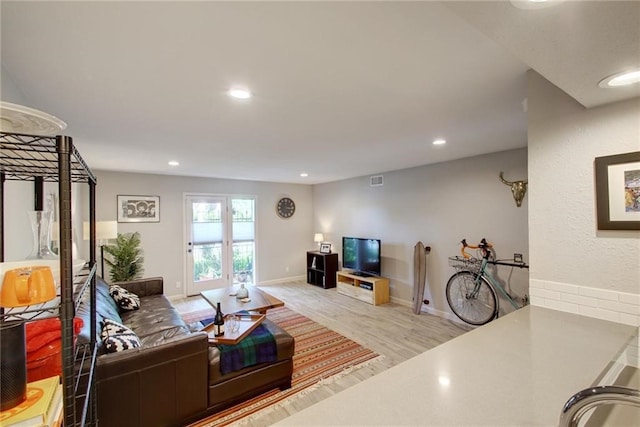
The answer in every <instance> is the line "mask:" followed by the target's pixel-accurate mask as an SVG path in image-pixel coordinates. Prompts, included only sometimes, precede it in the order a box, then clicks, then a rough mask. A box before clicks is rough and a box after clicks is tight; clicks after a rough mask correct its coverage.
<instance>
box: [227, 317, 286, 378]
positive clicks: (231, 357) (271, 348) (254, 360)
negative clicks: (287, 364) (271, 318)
mask: <svg viewBox="0 0 640 427" xmlns="http://www.w3.org/2000/svg"><path fill="white" fill-rule="evenodd" d="M218 348H219V349H220V372H221V373H222V375H226V374H228V373H229V372H234V371H239V370H241V369H243V368H246V367H249V366H253V365H258V364H260V363H266V362H275V361H276V360H278V349H277V347H276V340H275V338H274V337H273V335H271V332H269V330H268V329H267V327H266V326H264V325H258V327H257V328H255V329H254V330H253V331H251V333H250V334H249V335H247V336H246V337H245V338H244V339H243V340H242V341H240V342H239V343H238V344H236V345H226V344H218Z"/></svg>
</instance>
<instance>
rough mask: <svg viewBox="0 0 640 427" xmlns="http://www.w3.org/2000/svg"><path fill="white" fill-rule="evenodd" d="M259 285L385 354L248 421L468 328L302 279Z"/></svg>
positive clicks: (317, 396)
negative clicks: (381, 357) (356, 298)
mask: <svg viewBox="0 0 640 427" xmlns="http://www.w3.org/2000/svg"><path fill="white" fill-rule="evenodd" d="M261 287H262V288H263V289H264V290H265V291H266V292H267V293H270V294H271V295H273V296H275V297H277V298H279V299H281V300H282V301H284V302H285V305H286V306H287V307H289V308H291V309H292V310H295V311H297V312H298V313H300V314H303V315H305V316H307V317H309V318H310V319H312V320H314V321H316V322H318V323H320V324H322V325H324V326H326V327H328V328H329V329H332V330H334V331H336V332H339V333H341V334H342V335H344V336H346V337H348V338H350V339H352V340H354V341H356V342H358V343H360V344H362V345H363V346H365V347H367V348H370V349H371V350H373V351H375V352H376V353H378V354H380V355H382V356H384V359H383V360H381V361H377V362H375V363H372V364H370V365H368V366H365V367H363V368H361V369H357V370H354V371H352V372H351V373H349V374H347V375H345V376H343V377H341V378H340V379H338V380H336V381H332V382H328V383H327V384H324V385H322V386H320V387H318V388H316V389H315V390H313V391H312V392H310V393H308V394H305V395H304V396H301V397H299V398H297V399H295V400H293V401H290V402H287V403H286V404H284V405H283V406H282V407H280V408H275V409H274V410H272V411H269V412H268V413H266V414H264V415H261V416H253V417H252V418H251V419H250V420H249V422H248V424H246V425H250V426H267V425H271V424H273V423H275V422H277V421H279V420H281V419H283V418H286V417H288V416H289V415H291V414H293V413H295V412H298V411H300V410H302V409H304V408H306V407H308V406H310V405H313V404H314V403H317V402H319V401H321V400H323V399H326V398H327V397H329V396H331V395H333V394H335V393H338V392H339V391H341V390H344V389H346V388H348V387H350V386H352V385H354V384H357V383H359V382H361V381H364V380H366V379H367V378H369V377H371V376H374V375H376V374H378V373H380V372H382V371H384V370H386V369H389V368H390V367H392V366H395V365H397V364H399V363H401V362H403V361H405V360H408V359H410V358H412V357H414V356H416V355H418V354H420V353H423V352H425V351H427V350H429V349H431V348H433V347H435V346H437V345H439V344H442V343H444V342H446V341H449V340H450V339H452V338H455V337H457V336H459V335H462V334H463V333H465V332H467V331H468V330H470V328H469V327H467V326H465V325H461V324H458V323H454V322H451V321H449V320H446V319H443V318H440V317H438V316H434V315H430V314H425V313H422V314H420V315H415V314H413V310H412V309H411V308H410V307H405V306H403V305H399V304H395V303H389V304H384V305H380V306H372V305H369V304H366V303H364V302H362V301H358V300H355V299H353V298H349V297H347V296H344V295H340V294H338V293H337V291H336V289H322V288H319V287H315V286H312V285H309V284H307V283H305V282H304V281H291V282H286V283H280V284H273V285H265V286H261ZM173 303H174V305H175V306H176V307H177V309H178V310H179V311H180V312H181V313H186V312H190V311H196V310H199V309H202V308H206V307H209V305H208V303H207V302H206V301H204V299H202V298H201V297H190V298H185V299H180V300H174V301H173Z"/></svg>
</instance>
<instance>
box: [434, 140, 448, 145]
mask: <svg viewBox="0 0 640 427" xmlns="http://www.w3.org/2000/svg"><path fill="white" fill-rule="evenodd" d="M446 143H447V141H446V140H444V139H436V140H435V141H433V145H443V144H446Z"/></svg>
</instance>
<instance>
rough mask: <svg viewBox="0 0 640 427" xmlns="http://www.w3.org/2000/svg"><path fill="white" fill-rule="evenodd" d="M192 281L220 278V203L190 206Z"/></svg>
mask: <svg viewBox="0 0 640 427" xmlns="http://www.w3.org/2000/svg"><path fill="white" fill-rule="evenodd" d="M192 211H193V218H192V224H193V225H192V230H193V237H192V238H193V279H194V281H196V282H198V281H202V280H211V279H219V278H221V277H222V240H223V239H222V237H223V236H222V234H223V228H222V207H221V203H219V202H218V203H200V202H194V203H193V204H192Z"/></svg>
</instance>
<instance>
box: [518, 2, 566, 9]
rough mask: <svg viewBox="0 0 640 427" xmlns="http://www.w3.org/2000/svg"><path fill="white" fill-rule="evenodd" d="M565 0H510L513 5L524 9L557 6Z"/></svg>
mask: <svg viewBox="0 0 640 427" xmlns="http://www.w3.org/2000/svg"><path fill="white" fill-rule="evenodd" d="M564 1H565V0H511V4H512V5H513V7H517V8H518V9H524V10H532V9H543V8H546V7H553V6H557V5H559V4H560V3H562V2H564Z"/></svg>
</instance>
